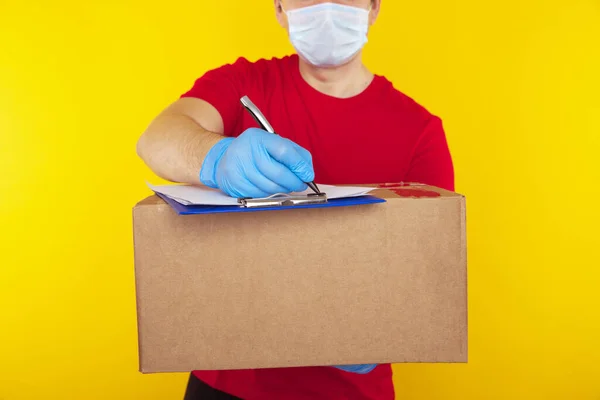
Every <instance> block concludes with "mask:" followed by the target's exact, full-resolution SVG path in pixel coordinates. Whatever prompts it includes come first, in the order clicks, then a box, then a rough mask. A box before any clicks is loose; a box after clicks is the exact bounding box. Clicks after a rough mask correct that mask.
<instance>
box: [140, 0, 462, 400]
mask: <svg viewBox="0 0 600 400" xmlns="http://www.w3.org/2000/svg"><path fill="white" fill-rule="evenodd" d="M274 3H275V11H276V16H277V19H278V21H279V23H280V24H281V26H282V27H283V28H284V29H286V30H287V31H288V35H289V39H290V41H291V43H292V45H293V47H294V48H295V50H296V52H295V54H293V55H290V56H285V57H282V58H271V59H261V60H258V61H256V62H250V61H248V60H246V59H245V58H239V59H237V60H236V61H235V62H234V63H232V64H227V65H223V66H221V67H219V68H216V69H213V70H210V71H208V72H206V73H205V74H204V75H203V76H201V77H200V78H199V79H197V80H196V82H195V83H194V84H193V85H192V87H191V88H190V89H189V91H187V92H186V93H184V94H183V95H182V96H181V98H180V99H178V100H176V101H175V102H174V103H173V104H171V105H170V106H168V107H167V108H166V109H165V110H164V111H163V112H162V113H161V114H160V115H158V117H156V118H155V119H154V121H152V122H151V124H150V125H149V126H148V128H147V130H146V132H144V134H143V135H142V136H141V138H140V139H139V142H138V147H137V151H138V154H139V156H140V157H141V158H142V159H143V160H144V162H145V163H146V164H147V165H148V166H149V167H150V168H151V169H152V170H153V171H154V172H155V173H156V174H157V175H159V176H161V177H162V178H164V179H167V180H170V181H174V182H181V183H188V184H201V185H206V186H209V187H212V188H217V189H220V190H222V191H223V192H224V193H226V194H228V195H230V196H234V197H257V196H267V195H270V194H274V193H278V192H292V191H300V190H304V189H306V188H307V186H306V184H305V182H311V181H313V180H315V181H316V183H317V184H318V183H323V184H362V183H368V184H371V183H384V182H401V181H406V182H409V181H410V182H421V183H426V184H430V185H434V186H438V187H442V188H445V189H448V190H454V171H453V165H452V159H451V156H450V152H449V148H448V145H447V142H446V137H445V133H444V129H443V127H442V123H441V120H440V119H439V118H438V117H436V116H434V115H432V114H430V113H429V112H428V111H427V110H426V109H425V108H423V107H422V106H420V105H419V104H417V103H416V102H415V101H413V100H412V99H411V98H409V97H408V96H406V95H404V94H402V93H401V92H399V91H398V90H397V89H395V88H394V86H393V85H392V83H390V82H389V81H388V80H387V79H386V78H384V77H383V76H379V75H374V74H373V72H371V71H370V70H369V69H368V68H367V67H366V66H365V65H364V64H363V62H362V59H361V53H362V48H363V46H364V45H365V43H366V42H367V32H368V29H369V27H370V26H371V25H372V24H373V23H374V21H375V20H376V18H377V15H378V13H379V10H380V6H381V0H339V1H333V2H325V1H321V0H275V1H274ZM245 95H247V96H248V97H249V98H250V99H251V100H252V101H253V102H254V104H256V106H257V107H258V108H259V109H260V110H262V112H263V114H264V115H265V117H266V118H267V119H268V120H269V122H270V123H271V125H272V126H273V127H274V129H275V130H276V132H277V133H278V135H274V134H271V133H268V132H266V131H263V130H261V129H258V128H257V126H258V125H257V123H256V122H255V121H254V120H253V119H252V117H251V115H250V114H249V113H248V112H246V110H245V109H244V108H243V106H242V105H241V103H240V99H241V98H242V97H243V96H245ZM240 398H241V399H245V400H270V399H282V400H321V399H322V400H338V399H339V400H341V399H348V400H362V399H364V400H367V399H369V400H376V399H377V400H392V399H393V398H394V388H393V383H392V370H391V367H390V365H389V364H381V365H354V366H334V367H330V366H323V367H307V368H283V369H259V370H236V371H193V372H192V374H190V380H189V383H188V388H187V391H186V394H185V399H186V400H192V399H240Z"/></svg>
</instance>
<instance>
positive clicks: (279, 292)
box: [133, 185, 467, 373]
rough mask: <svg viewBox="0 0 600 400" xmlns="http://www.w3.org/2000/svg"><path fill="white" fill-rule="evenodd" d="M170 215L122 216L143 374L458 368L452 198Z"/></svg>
mask: <svg viewBox="0 0 600 400" xmlns="http://www.w3.org/2000/svg"><path fill="white" fill-rule="evenodd" d="M372 194H373V195H376V196H379V197H381V198H385V199H386V200H387V201H386V202H385V203H380V204H371V205H360V206H352V207H339V208H320V209H287V210H277V211H259V212H252V213H223V214H210V215H177V214H176V213H175V211H174V210H173V209H172V208H171V207H170V206H169V205H168V204H167V203H165V202H164V201H163V200H162V199H160V198H159V197H157V196H154V195H153V196H150V197H148V198H146V199H144V200H143V201H141V202H140V203H138V204H137V205H136V206H135V207H134V209H133V224H134V225H133V228H134V242H135V277H136V291H137V307H138V329H139V354H140V370H141V371H142V372H145V373H148V372H186V371H191V370H194V369H209V370H210V369H247V368H271V367H293V366H315V365H341V364H364V363H387V362H392V363H400V362H466V361H467V270H466V236H465V198H464V196H462V195H460V194H457V193H453V192H448V191H445V190H442V189H439V188H435V187H431V186H425V185H397V186H396V187H395V188H390V189H378V190H376V191H374V192H372Z"/></svg>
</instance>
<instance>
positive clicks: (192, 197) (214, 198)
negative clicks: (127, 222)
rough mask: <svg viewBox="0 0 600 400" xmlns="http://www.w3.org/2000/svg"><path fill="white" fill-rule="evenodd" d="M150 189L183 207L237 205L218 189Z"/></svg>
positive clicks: (352, 192) (334, 195)
mask: <svg viewBox="0 0 600 400" xmlns="http://www.w3.org/2000/svg"><path fill="white" fill-rule="evenodd" d="M318 186H319V189H320V190H321V191H322V192H325V193H326V194H327V198H328V199H339V198H342V197H356V196H362V195H365V194H367V193H369V192H370V191H372V190H374V189H375V188H372V187H360V186H332V185H318ZM148 187H149V188H150V189H152V190H153V191H154V192H157V193H160V194H163V195H165V196H167V197H170V198H171V199H173V200H175V201H177V202H178V203H181V204H183V205H186V206H189V205H211V206H232V205H237V204H238V203H237V199H236V198H233V197H229V196H227V195H226V194H225V193H223V192H221V191H220V190H217V189H212V188H208V187H205V186H190V185H158V186H156V185H151V184H150V183H148ZM309 193H313V191H312V190H311V189H307V190H305V191H303V192H298V193H293V194H309Z"/></svg>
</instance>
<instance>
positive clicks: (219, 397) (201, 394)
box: [183, 374, 242, 400]
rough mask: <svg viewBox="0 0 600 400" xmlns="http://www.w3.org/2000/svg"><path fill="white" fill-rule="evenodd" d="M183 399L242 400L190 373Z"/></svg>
mask: <svg viewBox="0 0 600 400" xmlns="http://www.w3.org/2000/svg"><path fill="white" fill-rule="evenodd" d="M183 400H242V399H240V398H239V397H235V396H232V395H230V394H227V393H224V392H221V391H219V390H217V389H214V388H213V387H212V386H209V385H207V384H206V383H204V382H202V381H201V380H200V379H198V378H196V376H195V375H194V374H190V378H189V380H188V384H187V388H186V390H185V397H184V398H183Z"/></svg>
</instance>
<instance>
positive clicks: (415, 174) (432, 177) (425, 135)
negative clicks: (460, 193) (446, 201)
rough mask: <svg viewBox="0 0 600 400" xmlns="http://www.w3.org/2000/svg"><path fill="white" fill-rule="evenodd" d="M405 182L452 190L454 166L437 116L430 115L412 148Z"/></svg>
mask: <svg viewBox="0 0 600 400" xmlns="http://www.w3.org/2000/svg"><path fill="white" fill-rule="evenodd" d="M404 180H405V181H407V182H418V183H423V184H426V185H431V186H436V187H439V188H442V189H446V190H450V191H454V166H453V163H452V156H451V154H450V150H449V147H448V142H447V140H446V134H445V132H444V127H443V125H442V121H441V120H440V118H439V117H436V116H431V117H430V119H429V121H428V122H427V124H426V126H425V128H424V129H423V132H422V133H421V136H420V137H419V140H418V141H417V143H416V145H415V148H414V149H413V152H412V156H411V162H410V167H409V170H408V172H407V174H406V176H405V179H404Z"/></svg>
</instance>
